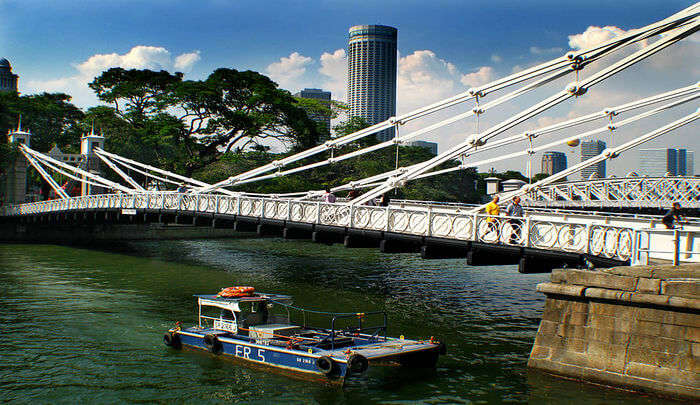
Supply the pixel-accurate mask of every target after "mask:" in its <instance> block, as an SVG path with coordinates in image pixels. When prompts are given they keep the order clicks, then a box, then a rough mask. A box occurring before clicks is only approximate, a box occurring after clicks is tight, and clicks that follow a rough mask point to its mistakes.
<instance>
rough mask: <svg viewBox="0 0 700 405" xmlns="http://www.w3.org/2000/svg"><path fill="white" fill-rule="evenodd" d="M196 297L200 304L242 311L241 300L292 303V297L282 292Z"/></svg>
mask: <svg viewBox="0 0 700 405" xmlns="http://www.w3.org/2000/svg"><path fill="white" fill-rule="evenodd" d="M195 297H197V299H198V302H199V305H200V306H207V307H217V308H221V309H228V310H231V311H234V312H240V310H241V309H240V307H239V306H238V304H239V303H241V302H262V301H274V302H279V303H280V304H284V305H291V304H292V297H290V296H289V295H281V294H265V293H255V294H253V295H252V296H250V297H234V298H227V297H219V296H217V295H195Z"/></svg>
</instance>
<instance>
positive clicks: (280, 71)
mask: <svg viewBox="0 0 700 405" xmlns="http://www.w3.org/2000/svg"><path fill="white" fill-rule="evenodd" d="M312 63H313V59H311V58H309V57H308V56H304V55H301V54H300V53H299V52H293V53H291V54H290V55H289V56H287V57H284V56H283V57H281V58H280V60H279V62H274V63H271V64H270V65H268V66H267V69H265V71H266V72H267V74H268V75H269V76H270V78H272V80H274V81H276V82H277V84H279V86H280V87H282V88H284V89H288V90H292V91H294V90H297V89H298V88H299V86H298V85H297V83H296V80H297V79H299V78H300V77H301V76H302V75H303V74H304V73H306V67H307V66H308V65H310V64H312Z"/></svg>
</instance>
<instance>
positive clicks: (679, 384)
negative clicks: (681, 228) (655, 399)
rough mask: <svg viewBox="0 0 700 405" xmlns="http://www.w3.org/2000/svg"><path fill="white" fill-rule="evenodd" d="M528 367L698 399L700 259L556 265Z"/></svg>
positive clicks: (541, 289) (541, 288)
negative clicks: (589, 268)
mask: <svg viewBox="0 0 700 405" xmlns="http://www.w3.org/2000/svg"><path fill="white" fill-rule="evenodd" d="M537 290H538V291H539V292H542V293H544V294H546V296H547V300H546V302H545V308H544V314H543V315H542V321H541V322H540V327H539V330H538V331H537V336H536V338H535V343H534V345H533V347H532V352H531V353H530V359H529V361H528V366H529V367H532V368H536V369H540V370H544V371H546V372H548V373H552V374H556V375H561V376H565V377H568V378H574V379H580V380H584V381H590V382H595V383H602V384H606V385H611V386H619V387H625V388H631V389H634V390H641V391H650V392H655V393H661V394H664V395H670V396H674V397H683V398H692V399H694V400H700V265H698V264H689V265H683V266H679V267H674V266H635V267H613V268H609V269H602V270H599V271H585V270H574V269H566V270H555V271H554V272H553V273H552V275H551V281H550V282H548V283H542V284H539V285H538V286H537Z"/></svg>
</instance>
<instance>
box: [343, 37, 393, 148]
mask: <svg viewBox="0 0 700 405" xmlns="http://www.w3.org/2000/svg"><path fill="white" fill-rule="evenodd" d="M349 33H350V40H349V43H348V105H349V107H350V115H351V116H358V117H362V118H364V119H366V120H367V122H368V123H370V124H376V123H378V122H382V121H384V120H386V119H387V118H389V117H392V116H395V115H396V38H397V31H396V28H394V27H387V26H385V25H356V26H354V27H350V31H349ZM393 137H394V130H393V129H389V130H386V131H382V132H379V133H377V138H378V139H379V140H381V141H386V140H389V139H391V138H393Z"/></svg>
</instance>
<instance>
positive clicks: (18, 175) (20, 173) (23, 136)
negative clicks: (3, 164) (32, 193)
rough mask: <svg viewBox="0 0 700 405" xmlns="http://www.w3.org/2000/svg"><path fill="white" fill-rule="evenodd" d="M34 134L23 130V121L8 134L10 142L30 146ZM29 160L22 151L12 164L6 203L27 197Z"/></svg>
mask: <svg viewBox="0 0 700 405" xmlns="http://www.w3.org/2000/svg"><path fill="white" fill-rule="evenodd" d="M31 136H32V134H31V133H29V132H27V131H22V121H20V122H19V125H18V126H17V130H16V131H11V132H10V133H8V134H7V139H8V143H16V144H24V145H27V146H30V140H31ZM28 166H29V161H27V158H25V157H24V155H22V154H21V153H19V154H18V155H17V157H16V159H15V162H14V163H13V164H12V166H10V168H9V170H8V173H7V177H6V179H5V204H22V203H24V202H25V200H26V198H27V167H28Z"/></svg>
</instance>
